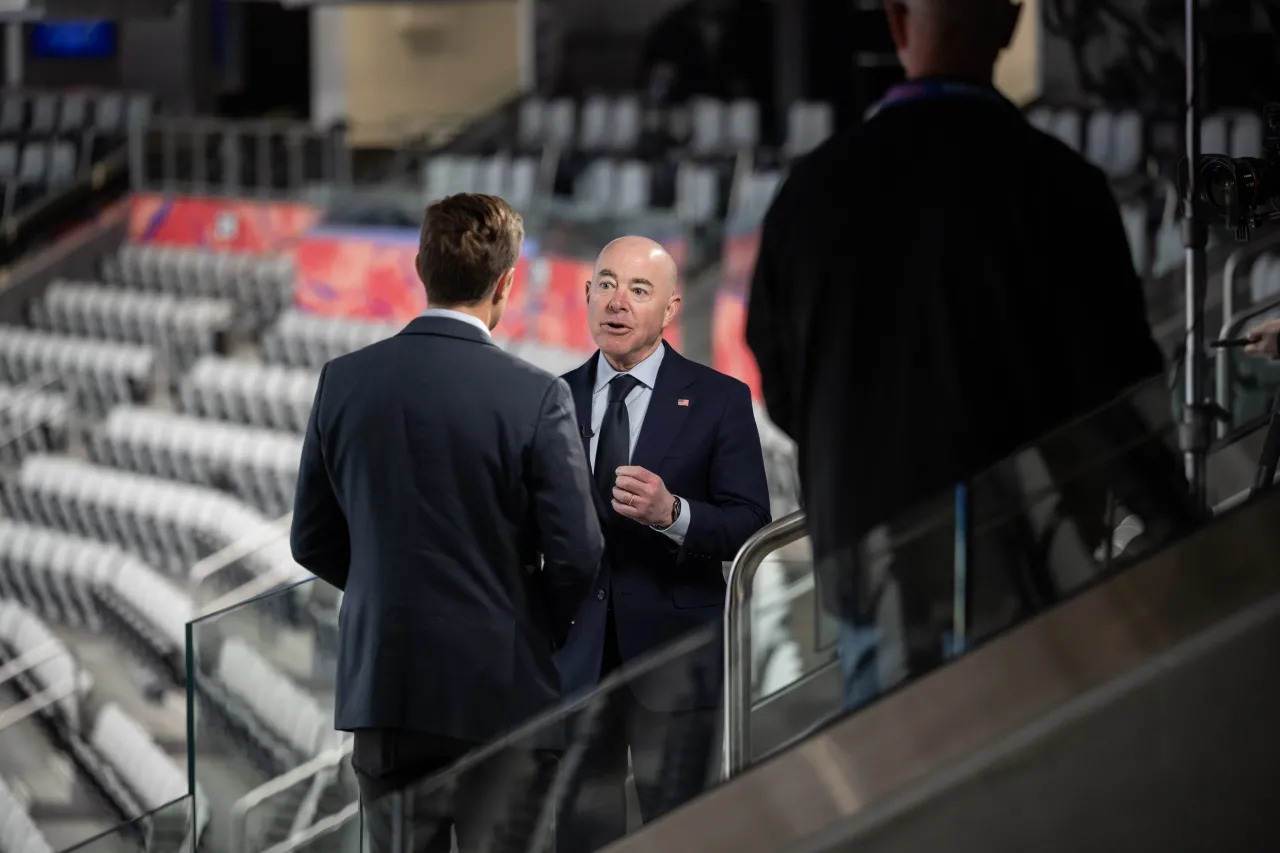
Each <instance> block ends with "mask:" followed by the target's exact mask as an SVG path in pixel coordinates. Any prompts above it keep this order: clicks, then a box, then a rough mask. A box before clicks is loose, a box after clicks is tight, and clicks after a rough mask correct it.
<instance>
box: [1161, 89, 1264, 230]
mask: <svg viewBox="0 0 1280 853" xmlns="http://www.w3.org/2000/svg"><path fill="white" fill-rule="evenodd" d="M1262 121H1263V126H1264V128H1265V129H1264V136H1263V141H1262V156H1261V157H1227V156H1225V155H1222V154H1205V155H1202V156H1200V157H1198V158H1196V161H1195V164H1196V165H1195V175H1194V178H1195V180H1194V184H1193V183H1192V182H1191V180H1190V179H1191V178H1192V177H1193V176H1192V175H1190V174H1189V163H1190V161H1189V160H1183V161H1182V163H1181V164H1180V166H1179V168H1178V178H1179V183H1180V184H1181V186H1182V191H1183V194H1184V196H1185V195H1186V194H1187V192H1188V188H1189V187H1191V186H1194V187H1195V188H1196V190H1195V192H1194V195H1193V197H1192V203H1193V204H1194V205H1195V207H1196V211H1197V212H1198V213H1201V214H1203V215H1204V217H1205V219H1206V220H1208V221H1210V222H1219V223H1222V224H1224V225H1226V226H1227V227H1228V228H1232V229H1235V232H1236V239H1237V240H1248V239H1249V235H1250V232H1252V230H1253V229H1254V228H1257V227H1258V226H1259V225H1261V224H1262V223H1263V222H1266V221H1268V220H1273V219H1280V104H1267V106H1266V108H1265V109H1264V110H1263V113H1262Z"/></svg>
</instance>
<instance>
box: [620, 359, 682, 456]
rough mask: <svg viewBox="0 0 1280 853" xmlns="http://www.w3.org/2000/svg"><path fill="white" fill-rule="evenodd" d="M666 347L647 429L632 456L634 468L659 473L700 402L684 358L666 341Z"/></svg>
mask: <svg viewBox="0 0 1280 853" xmlns="http://www.w3.org/2000/svg"><path fill="white" fill-rule="evenodd" d="M662 345H663V346H664V347H666V348H667V352H666V354H665V355H663V357H662V366H661V367H659V368H658V379H657V381H656V382H655V383H654V388H653V395H652V396H651V397H650V398H649V410H648V411H647V412H645V416H644V426H642V427H641V428H640V438H639V439H638V440H637V441H636V449H635V452H633V453H632V454H631V464H632V465H638V466H640V467H641V468H644V469H645V470H646V471H653V472H656V471H657V470H658V465H659V463H661V462H662V459H663V457H665V456H666V455H667V451H668V450H669V449H670V448H671V443H672V442H673V441H675V438H676V436H677V435H679V434H680V429H681V427H683V426H684V420H685V418H686V417H688V416H689V409H690V408H692V407H693V406H695V405H697V400H695V399H693V395H692V394H690V393H689V391H688V390H687V389H688V387H689V386H690V385H692V384H693V377H692V376H690V373H689V371H688V370H687V369H686V368H685V360H684V358H683V357H682V356H681V355H680V354H679V353H678V352H676V351H675V350H674V349H672V348H671V347H670V346H667V344H666V342H663V344H662ZM682 400H683V401H684V402H683V404H682V403H681V401H682Z"/></svg>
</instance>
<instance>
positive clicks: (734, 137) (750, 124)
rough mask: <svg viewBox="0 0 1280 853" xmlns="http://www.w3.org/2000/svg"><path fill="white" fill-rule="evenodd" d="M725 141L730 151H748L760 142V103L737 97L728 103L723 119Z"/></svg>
mask: <svg viewBox="0 0 1280 853" xmlns="http://www.w3.org/2000/svg"><path fill="white" fill-rule="evenodd" d="M725 134H726V142H727V143H728V147H729V149H730V150H731V151H735V152H736V151H749V150H751V149H754V148H755V147H756V146H758V145H759V144H760V104H758V103H757V102H755V101H753V100H751V99H750V98H739V99H738V100H736V101H733V102H731V103H730V104H729V113H728V115H727V116H726V119H725Z"/></svg>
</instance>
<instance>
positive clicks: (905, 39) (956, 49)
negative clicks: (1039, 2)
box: [885, 0, 1022, 80]
mask: <svg viewBox="0 0 1280 853" xmlns="http://www.w3.org/2000/svg"><path fill="white" fill-rule="evenodd" d="M885 10H886V14H887V15H888V18H889V30H890V32H891V33H892V34H893V41H894V44H895V45H896V46H897V49H898V58H899V59H900V60H901V61H902V66H903V68H905V69H906V72H907V76H908V77H910V78H917V77H930V76H958V77H970V78H978V79H983V80H990V79H991V77H992V75H993V73H994V67H995V63H996V59H997V58H998V57H999V55H1000V51H1002V50H1004V49H1005V48H1006V47H1008V46H1009V42H1010V41H1011V40H1012V39H1013V33H1014V30H1015V29H1016V28H1017V25H1018V15H1019V13H1020V12H1021V11H1022V6H1021V5H1019V4H1018V3H1017V2H1015V0H885Z"/></svg>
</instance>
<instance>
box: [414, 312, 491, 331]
mask: <svg viewBox="0 0 1280 853" xmlns="http://www.w3.org/2000/svg"><path fill="white" fill-rule="evenodd" d="M418 316H420V317H446V318H448V319H450V320H461V321H462V322H464V323H470V324H471V325H473V326H475V327H476V328H477V329H479V330H480V331H482V332H484V336H485V337H486V338H488V337H492V335H491V334H490V332H489V327H488V326H486V325H485V324H484V321H483V320H481V319H480V318H478V317H472V316H471V315H470V314H463V313H462V312H461V311H452V310H450V309H448V308H428V309H427V310H426V311H423V312H422V313H421V314H419V315H418Z"/></svg>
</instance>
